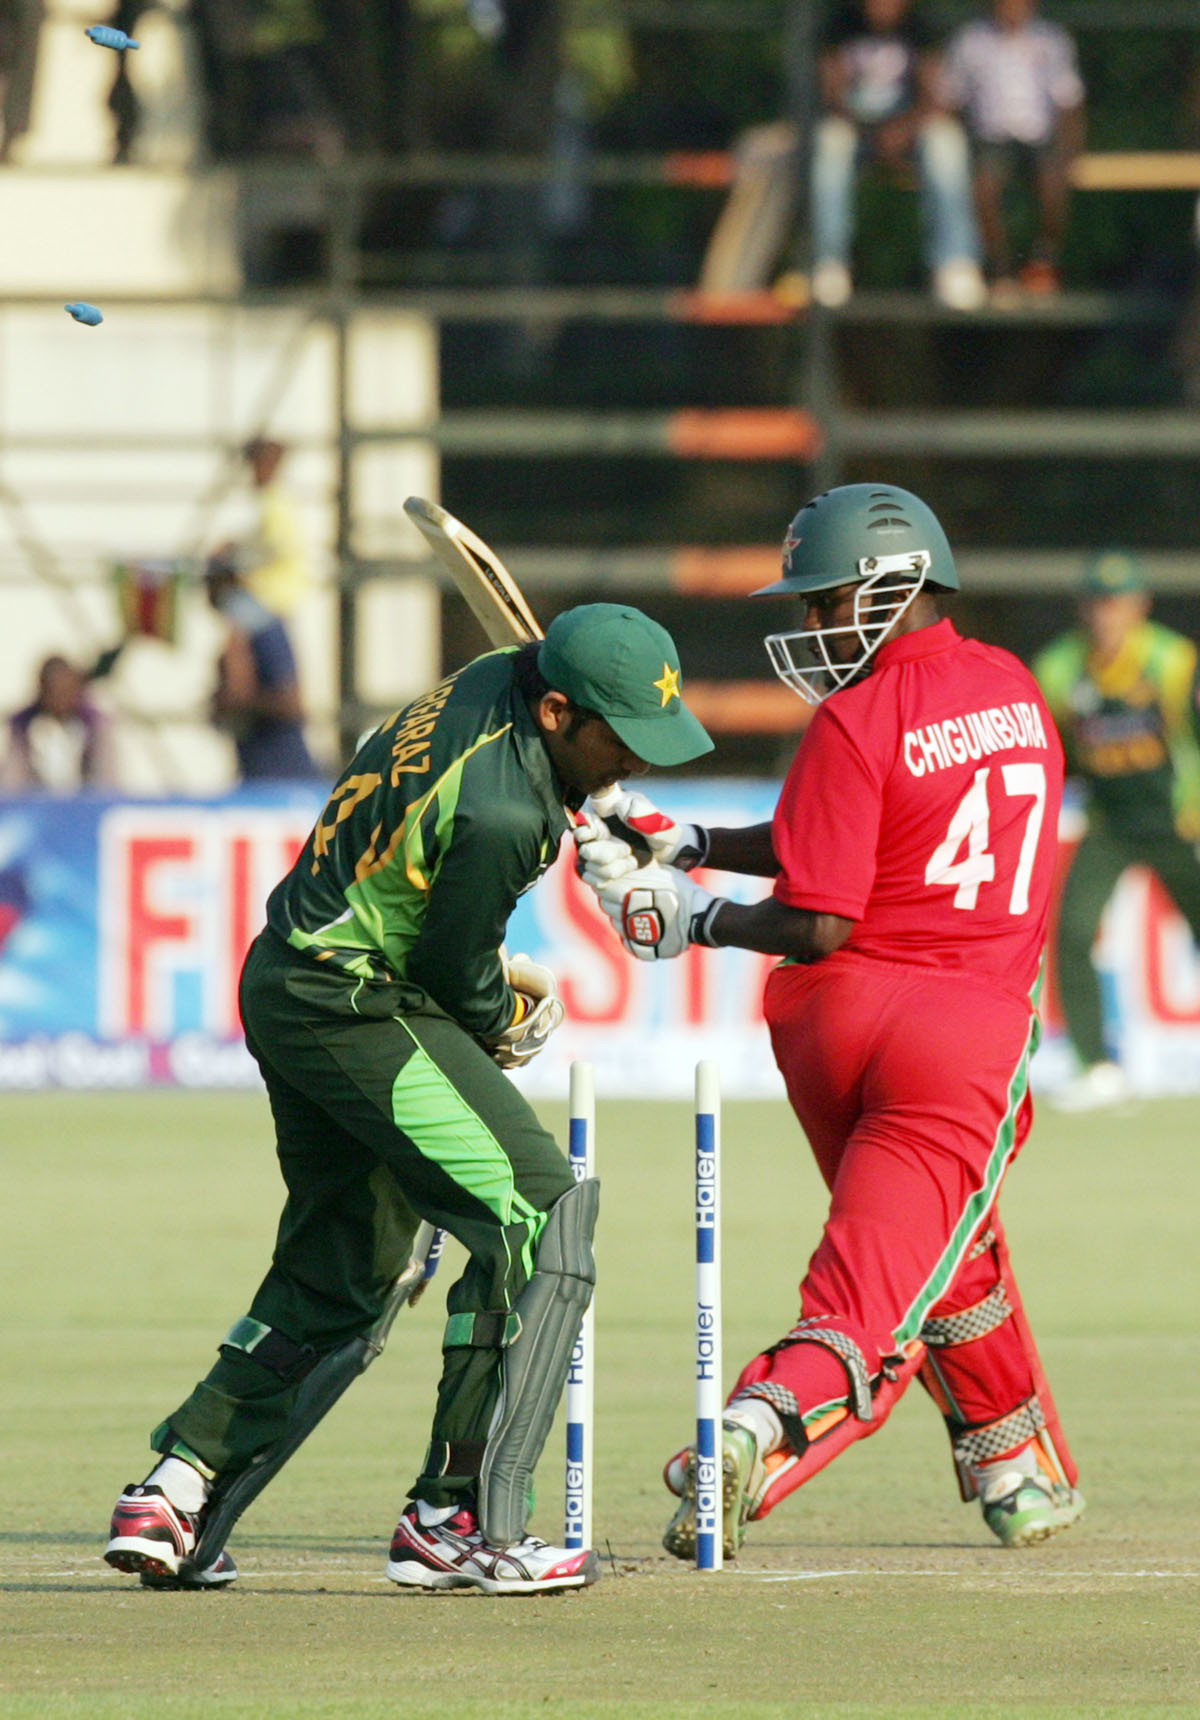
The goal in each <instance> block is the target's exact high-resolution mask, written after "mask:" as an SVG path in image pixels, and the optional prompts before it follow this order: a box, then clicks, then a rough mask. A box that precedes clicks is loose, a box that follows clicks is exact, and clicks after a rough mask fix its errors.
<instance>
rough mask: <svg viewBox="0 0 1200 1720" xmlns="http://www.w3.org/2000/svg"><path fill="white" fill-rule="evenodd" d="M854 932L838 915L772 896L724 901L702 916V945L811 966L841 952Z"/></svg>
mask: <svg viewBox="0 0 1200 1720" xmlns="http://www.w3.org/2000/svg"><path fill="white" fill-rule="evenodd" d="M697 929H698V928H697ZM853 930H854V921H853V920H847V919H843V917H842V916H841V915H840V914H817V913H813V912H812V911H811V910H810V909H808V908H790V907H788V905H787V903H786V902H781V901H779V900H778V898H777V897H775V896H768V897H767V898H766V900H765V901H762V902H753V903H749V904H747V903H744V902H731V901H729V900H728V899H727V898H726V899H723V900H719V901H718V902H717V904H716V905H715V907H714V909H713V910H712V911H710V912H709V913H707V914H706V915H705V916H704V920H703V934H704V935H703V942H704V943H706V944H709V945H711V946H714V947H716V948H722V947H730V946H732V947H733V948H734V949H739V950H757V951H758V952H759V953H760V954H762V955H765V956H783V957H785V958H786V959H787V960H789V961H794V962H804V963H811V962H819V961H822V960H824V958H825V957H826V956H831V955H832V954H833V952H834V950H838V949H841V947H842V945H843V944H844V943H845V941H846V939H847V938H848V937H849V936H850V933H851V932H852V931H853ZM693 936H695V933H694V932H693Z"/></svg>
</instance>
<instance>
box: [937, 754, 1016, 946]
mask: <svg viewBox="0 0 1200 1720" xmlns="http://www.w3.org/2000/svg"><path fill="white" fill-rule="evenodd" d="M991 775H992V770H991V766H990V765H983V766H981V768H980V769H979V770H977V771H976V772H975V779H974V781H973V782H972V784H971V786H970V788H969V789H968V790H967V792H966V794H964V795H963V797H962V799H961V800H960V801H959V803H958V806H957V807H956V808H955V812H954V816H953V818H951V820H950V827H949V829H948V830H947V831H946V835H945V839H944V840H943V841H942V842H940V843H939V844H938V846H937V848H935V849H934V851H933V853H932V854H931V855H930V857H929V864H928V865H927V866H926V868H925V882H926V883H927V884H943V885H954V886H955V889H954V906H955V907H956V908H965V909H970V908H974V907H977V906H978V903H979V887H980V885H981V884H991V883H993V882H994V881H995V878H996V856H995V855H994V854H993V853H992V852H991V851H990V848H989V843H990V841H991V815H992V814H991V805H990V803H989V800H988V779H989V778H990V776H991ZM1000 777H1001V781H1002V783H1003V790H1004V793H1005V794H1006V795H1007V796H1009V797H1010V798H1012V799H1021V798H1025V799H1028V801H1029V809H1028V811H1027V813H1026V817H1025V831H1024V834H1023V836H1022V838H1021V851H1020V854H1019V855H1018V856H1017V865H1016V870H1015V872H1014V873H1013V879H1012V889H1011V892H1010V894H1009V898H1008V911H1009V913H1010V914H1024V913H1026V912H1027V911H1028V908H1029V880H1030V878H1031V877H1032V876H1033V863H1034V859H1035V858H1036V855H1037V846H1038V837H1039V836H1040V835H1041V832H1042V818H1043V815H1044V814H1045V811H1046V771H1045V768H1044V766H1042V765H1040V764H1006V765H1002V766H1001V767H1000ZM964 848H965V850H966V852H965V853H963V849H964Z"/></svg>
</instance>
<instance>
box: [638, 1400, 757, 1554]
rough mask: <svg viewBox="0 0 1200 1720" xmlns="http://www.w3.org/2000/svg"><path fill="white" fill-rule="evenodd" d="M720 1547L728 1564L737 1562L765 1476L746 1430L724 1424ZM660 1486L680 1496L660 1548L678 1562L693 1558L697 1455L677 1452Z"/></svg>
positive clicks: (731, 1422) (689, 1451) (691, 1450)
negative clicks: (748, 1519) (728, 1561)
mask: <svg viewBox="0 0 1200 1720" xmlns="http://www.w3.org/2000/svg"><path fill="white" fill-rule="evenodd" d="M721 1435H722V1438H721V1445H722V1453H721V1520H722V1536H721V1541H722V1546H723V1548H724V1554H725V1557H726V1558H727V1559H736V1558H737V1555H738V1549H739V1548H740V1546H741V1544H742V1541H743V1538H744V1536H745V1532H746V1519H747V1518H748V1517H749V1516H750V1514H751V1511H752V1510H753V1508H754V1505H755V1503H756V1501H757V1500H758V1498H759V1497H760V1495H761V1494H762V1493H763V1491H764V1490H765V1488H766V1486H767V1483H768V1481H769V1480H770V1475H769V1472H768V1470H767V1467H766V1465H765V1463H763V1461H762V1460H761V1459H760V1457H759V1455H758V1441H757V1440H756V1439H755V1437H754V1435H753V1433H752V1432H751V1431H750V1429H749V1428H748V1427H742V1426H740V1425H739V1423H738V1422H736V1421H734V1420H731V1419H726V1420H725V1421H724V1422H722V1424H721ZM663 1480H664V1481H665V1482H666V1484H667V1486H668V1488H669V1489H670V1491H671V1492H672V1493H676V1494H678V1495H679V1505H678V1508H677V1509H676V1512H675V1515H674V1516H673V1517H672V1518H671V1521H670V1522H669V1523H668V1524H667V1527H666V1532H665V1533H664V1535H663V1546H664V1547H665V1548H666V1549H667V1552H668V1553H672V1554H673V1555H674V1556H675V1558H677V1559H694V1558H695V1557H696V1451H695V1447H694V1446H688V1447H686V1449H685V1450H683V1451H679V1452H676V1454H675V1456H674V1457H672V1458H670V1459H669V1460H668V1462H667V1466H666V1468H665V1469H664V1470H663Z"/></svg>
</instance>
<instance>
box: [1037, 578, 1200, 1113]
mask: <svg viewBox="0 0 1200 1720" xmlns="http://www.w3.org/2000/svg"><path fill="white" fill-rule="evenodd" d="M1149 613H1150V593H1149V592H1148V590H1147V589H1146V575H1145V571H1144V569H1143V567H1142V565H1141V563H1140V562H1139V561H1138V560H1137V558H1136V557H1134V556H1131V555H1127V554H1125V553H1124V552H1123V551H1119V550H1108V551H1104V552H1102V553H1101V554H1099V555H1095V556H1093V557H1092V558H1091V559H1090V560H1089V561H1088V562H1087V563H1086V565H1085V567H1084V571H1083V589H1082V592H1081V594H1080V601H1079V620H1080V625H1079V626H1078V627H1077V628H1074V629H1072V631H1071V632H1069V633H1064V634H1062V635H1061V636H1060V637H1059V638H1057V639H1055V640H1053V641H1052V642H1051V644H1049V645H1048V646H1047V647H1046V649H1045V650H1044V651H1043V652H1041V654H1040V655H1039V656H1038V657H1037V658H1035V660H1034V664H1033V672H1034V674H1035V675H1036V676H1037V679H1038V681H1039V683H1040V685H1041V688H1042V692H1043V693H1044V694H1045V696H1046V702H1047V704H1048V705H1049V706H1050V710H1051V713H1052V714H1053V717H1054V720H1055V722H1056V723H1057V724H1058V727H1059V730H1060V732H1061V734H1062V737H1063V744H1064V746H1065V748H1066V755H1067V770H1068V771H1069V772H1070V774H1071V775H1073V776H1075V777H1078V779H1079V780H1080V782H1082V784H1083V785H1084V787H1085V788H1086V790H1087V817H1088V825H1087V831H1086V832H1085V834H1084V838H1083V841H1082V842H1081V843H1080V844H1079V847H1078V848H1077V849H1076V851H1075V857H1074V859H1073V860H1072V862H1071V870H1070V872H1069V873H1068V874H1067V881H1066V885H1065V887H1064V890H1063V898H1062V903H1061V905H1060V907H1059V915H1058V936H1057V940H1056V944H1057V948H1056V952H1055V953H1056V957H1057V961H1056V967H1055V972H1056V974H1057V977H1058V988H1059V994H1060V996H1061V998H1062V1006H1063V1014H1064V1015H1065V1017H1066V1022H1067V1032H1068V1033H1069V1034H1070V1036H1071V1043H1072V1045H1073V1046H1074V1048H1075V1053H1076V1056H1077V1057H1078V1059H1079V1065H1080V1069H1079V1073H1078V1075H1077V1076H1076V1077H1075V1079H1074V1080H1072V1081H1069V1082H1068V1083H1067V1084H1066V1085H1065V1086H1064V1087H1061V1088H1059V1089H1058V1090H1057V1092H1055V1094H1054V1095H1053V1099H1052V1103H1053V1104H1054V1105H1056V1106H1057V1107H1058V1108H1059V1109H1060V1110H1063V1111H1088V1110H1093V1109H1095V1108H1096V1107H1098V1106H1102V1105H1113V1104H1117V1103H1119V1102H1120V1101H1121V1100H1122V1099H1127V1098H1128V1097H1129V1096H1130V1093H1131V1088H1130V1083H1129V1078H1128V1076H1127V1075H1126V1073H1125V1071H1124V1069H1122V1067H1121V1065H1120V1064H1119V1063H1118V1062H1116V1061H1115V1060H1114V1058H1113V1056H1112V1055H1111V1052H1110V1048H1109V1046H1108V1045H1107V1044H1106V1036H1105V1030H1104V1011H1103V1005H1102V1001H1101V996H1100V980H1099V976H1098V975H1097V973H1096V970H1095V968H1094V967H1093V965H1092V946H1093V945H1094V943H1095V941H1096V933H1097V932H1098V931H1099V929H1100V919H1101V916H1102V915H1103V913H1104V909H1105V907H1106V906H1107V904H1108V900H1109V897H1110V896H1111V895H1112V893H1113V891H1114V890H1115V889H1116V886H1117V881H1118V879H1119V878H1120V876H1121V874H1122V872H1124V871H1125V870H1126V868H1127V867H1130V866H1147V867H1149V868H1150V870H1151V871H1152V872H1156V873H1157V874H1158V876H1159V878H1160V879H1161V880H1162V883H1163V886H1164V887H1165V889H1166V891H1167V894H1168V895H1169V896H1170V898H1171V900H1172V901H1173V902H1174V903H1175V906H1176V907H1177V908H1178V909H1179V911H1180V913H1181V914H1182V915H1183V917H1184V919H1185V920H1186V921H1187V923H1188V925H1189V926H1190V927H1191V930H1192V936H1193V937H1194V938H1196V939H1197V940H1200V859H1197V855H1196V843H1197V841H1198V840H1200V745H1198V744H1197V732H1196V731H1197V705H1196V700H1197V696H1198V693H1200V685H1198V683H1197V678H1196V647H1195V646H1194V645H1193V644H1192V642H1191V640H1190V639H1185V638H1184V637H1183V636H1182V634H1179V633H1173V632H1172V631H1171V630H1170V628H1167V627H1160V626H1159V625H1158V623H1157V622H1154V621H1151V620H1150V619H1149Z"/></svg>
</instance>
